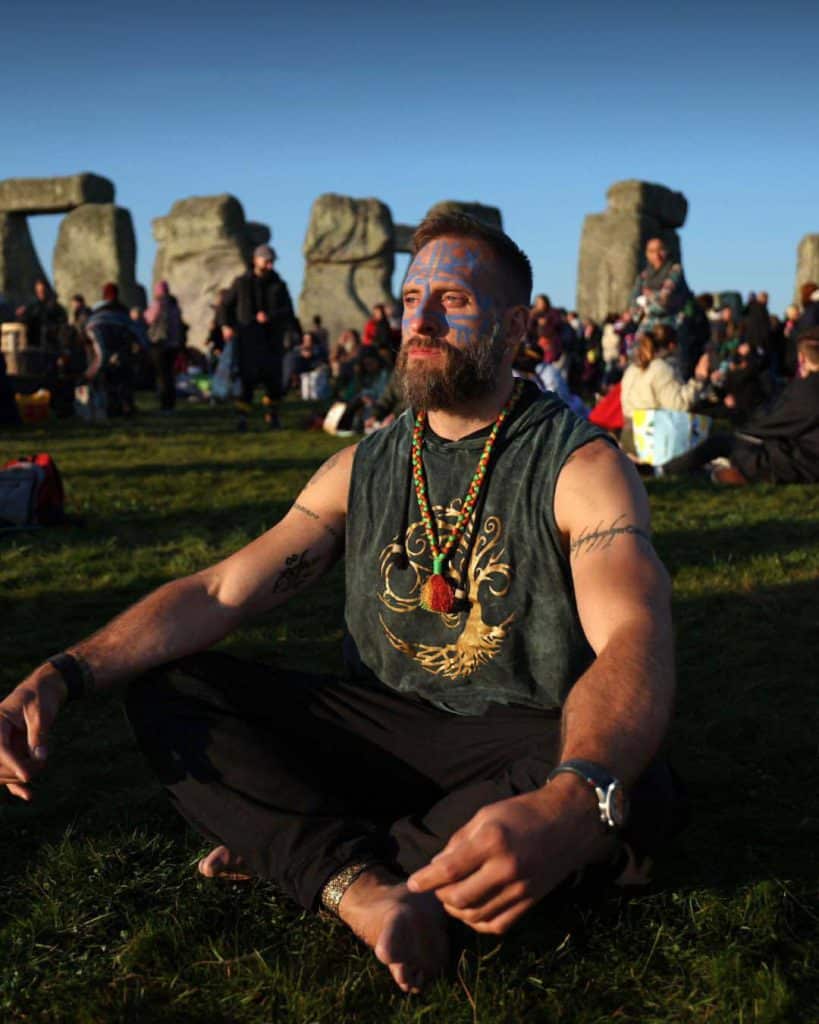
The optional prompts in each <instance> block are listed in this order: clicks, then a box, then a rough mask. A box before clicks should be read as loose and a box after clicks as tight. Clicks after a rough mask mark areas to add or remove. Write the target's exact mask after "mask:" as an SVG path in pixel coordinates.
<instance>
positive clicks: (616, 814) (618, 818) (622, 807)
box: [606, 782, 628, 828]
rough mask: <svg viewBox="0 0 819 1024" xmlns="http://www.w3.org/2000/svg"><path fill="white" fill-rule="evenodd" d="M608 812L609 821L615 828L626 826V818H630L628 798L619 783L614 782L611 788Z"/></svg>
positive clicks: (608, 797) (607, 805) (607, 804)
mask: <svg viewBox="0 0 819 1024" xmlns="http://www.w3.org/2000/svg"><path fill="white" fill-rule="evenodd" d="M606 810H607V812H608V817H609V821H610V823H611V825H612V826H613V827H614V828H622V827H623V825H625V823H626V818H627V817H628V798H627V797H626V793H625V790H624V789H623V787H622V786H621V785H620V783H619V782H614V783H612V785H611V786H609V791H608V796H607V798H606Z"/></svg>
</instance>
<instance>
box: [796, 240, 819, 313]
mask: <svg viewBox="0 0 819 1024" xmlns="http://www.w3.org/2000/svg"><path fill="white" fill-rule="evenodd" d="M808 281H815V282H816V283H817V284H819V235H805V237H804V238H803V239H802V241H801V242H800V243H799V248H798V249H797V251H796V290H795V295H794V299H795V302H796V304H797V305H799V304H800V302H801V296H800V294H799V289H800V288H801V287H802V285H803V284H807V283H808Z"/></svg>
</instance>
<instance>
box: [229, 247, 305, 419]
mask: <svg viewBox="0 0 819 1024" xmlns="http://www.w3.org/2000/svg"><path fill="white" fill-rule="evenodd" d="M275 262H276V253H275V251H274V250H273V249H272V248H271V247H270V246H269V245H259V246H257V247H256V248H255V249H254V250H253V265H252V267H251V269H250V270H249V271H247V272H246V273H244V274H240V275H239V276H238V277H237V278H236V279H235V280H234V282H233V284H232V285H231V286H230V288H228V289H227V293H226V294H225V296H224V299H223V301H222V303H221V308H220V309H219V310H218V312H217V317H218V321H219V325H220V326H221V328H222V337H223V338H224V340H225V341H226V342H227V341H231V340H234V366H235V368H236V371H237V372H238V375H239V377H240V379H241V382H242V395H241V399H240V401H238V402H237V403H236V404H237V409H238V412H239V420H238V422H237V428H238V429H239V430H240V431H244V430H247V416H248V413H249V412H250V409H251V407H252V404H253V392H254V391H255V389H256V388H257V387H258V386H259V385H261V386H262V387H263V388H264V397H263V399H262V402H263V404H264V406H265V414H264V419H265V423H266V424H267V425H268V427H270V428H271V429H273V430H278V429H279V428H280V427H281V423H280V422H279V412H278V403H279V401H280V399H281V397H282V394H283V390H284V386H283V374H284V341H285V335H286V334H287V333H288V331H289V330H290V329H291V328H292V326H293V322H294V319H295V317H294V315H293V303H292V301H291V299H290V292H289V291H288V290H287V285H286V284H285V283H284V281H283V280H282V279H281V277H279V275H278V274H277V273H276V271H275V270H274V269H273V265H274V264H275Z"/></svg>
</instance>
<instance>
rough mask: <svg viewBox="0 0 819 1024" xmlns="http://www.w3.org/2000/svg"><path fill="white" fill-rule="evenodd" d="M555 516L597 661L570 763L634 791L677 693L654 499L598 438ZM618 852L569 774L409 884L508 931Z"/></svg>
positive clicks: (482, 817) (566, 725) (501, 810)
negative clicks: (577, 760)
mask: <svg viewBox="0 0 819 1024" xmlns="http://www.w3.org/2000/svg"><path fill="white" fill-rule="evenodd" d="M555 518H556V520H557V524H558V527H559V528H560V529H561V531H562V533H563V536H564V541H565V547H566V553H567V555H568V556H569V558H570V565H571V570H572V577H573V581H574V587H575V594H576V599H577V606H578V611H579V614H580V619H581V622H582V624H583V628H584V630H585V632H586V636H587V637H588V640H589V643H590V644H591V646H592V648H593V649H594V651H595V653H596V655H597V657H596V659H595V661H594V662H593V664H592V665H591V666H590V667H589V669H588V671H587V672H585V673H584V675H583V676H582V677H581V678H580V679H579V680H578V681H577V682H576V683H575V685H574V687H573V688H572V690H571V692H570V694H569V697H568V699H567V700H566V703H565V705H564V707H563V715H562V718H563V743H562V750H561V759H568V758H570V757H582V758H586V759H588V760H592V761H597V762H599V763H600V764H602V765H603V766H605V767H606V768H607V769H608V770H609V771H610V772H611V773H612V774H614V775H616V776H619V777H620V778H621V779H622V780H623V781H624V782H626V783H630V782H633V781H634V780H635V779H636V778H637V777H638V776H639V775H640V773H641V771H642V770H643V768H644V767H645V766H646V765H647V764H648V762H649V761H650V760H651V758H652V757H653V755H654V754H655V753H656V751H657V748H658V746H659V744H660V743H661V741H662V738H663V736H664V734H665V730H666V728H667V724H668V720H669V717H670V714H671V707H672V701H673V692H674V679H673V666H672V657H671V622H670V612H669V585H668V577H667V575H666V573H665V570H664V569H663V567H662V565H661V564H660V562H659V560H658V559H657V557H656V555H655V554H654V550H653V548H652V546H651V542H650V540H649V539H648V538H649V517H648V502H647V498H646V495H645V492H644V491H643V488H642V485H641V484H640V481H639V479H638V478H637V476H636V474H635V473H634V470H633V469H632V467H631V466H630V464H629V463H628V461H627V460H626V459H624V458H623V457H622V456H621V454H620V453H619V452H617V451H615V450H614V449H612V448H611V446H610V445H608V444H607V443H606V442H603V441H601V442H594V443H592V444H589V445H588V446H587V447H585V448H582V449H580V451H578V452H577V453H576V454H575V455H574V456H573V457H572V458H571V459H570V460H569V461H568V462H567V464H566V466H565V467H564V469H563V471H562V472H561V474H560V477H559V480H558V485H557V489H556V494H555ZM610 852H611V837H609V836H607V835H605V833H604V831H603V828H602V826H601V824H600V821H599V811H598V808H597V801H596V799H595V798H594V794H593V793H592V792H591V790H590V788H589V787H588V786H587V785H586V783H585V782H583V781H582V780H580V779H578V778H577V777H576V776H574V775H571V774H561V775H558V776H557V777H556V778H555V779H554V780H553V781H552V782H550V783H548V784H547V785H545V786H543V787H542V788H541V789H537V790H534V791H533V792H531V793H524V794H522V795H520V796H516V797H512V798H510V799H507V800H501V801H499V802H497V803H494V804H489V805H487V806H486V807H483V808H482V809H481V810H480V811H478V813H477V814H475V815H474V816H473V817H472V818H471V819H470V821H468V822H467V824H466V825H464V826H463V828H461V829H459V830H458V831H457V832H456V833H455V834H454V835H453V836H452V837H451V839H450V840H449V842H448V843H447V845H446V846H445V847H444V849H443V851H442V852H441V853H440V854H439V855H438V856H437V857H436V858H435V859H434V860H433V861H432V862H431V863H430V864H429V865H427V866H426V867H424V868H422V869H421V870H420V871H417V872H415V874H414V875H412V876H411V877H410V879H409V882H408V886H409V888H410V890H412V891H415V892H421V891H434V892H435V894H436V896H437V897H438V899H439V900H440V901H441V903H442V904H443V906H444V908H445V909H446V911H447V912H448V913H449V914H451V915H452V916H453V917H457V918H458V919H459V920H461V921H464V922H465V923H466V924H468V925H470V926H471V927H472V928H474V929H475V930H476V931H480V932H490V933H494V934H498V933H502V932H504V931H506V930H507V929H508V928H509V927H510V926H511V925H512V924H514V923H515V921H517V920H518V919H519V918H520V917H521V916H522V915H523V914H524V913H525V912H526V911H527V910H528V909H529V908H530V907H531V906H532V905H533V904H534V903H536V902H537V901H538V900H539V899H540V898H541V897H542V896H544V895H545V894H546V893H548V892H550V891H551V890H552V889H554V887H555V886H556V885H558V884H559V883H560V882H561V881H562V880H563V879H564V878H566V877H568V876H569V875H570V874H571V872H572V871H574V870H576V869H578V868H581V867H583V866H584V865H586V864H589V863H591V862H592V861H595V860H601V859H604V858H605V857H607V856H609V855H610Z"/></svg>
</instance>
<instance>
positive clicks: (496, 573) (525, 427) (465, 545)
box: [0, 215, 678, 991]
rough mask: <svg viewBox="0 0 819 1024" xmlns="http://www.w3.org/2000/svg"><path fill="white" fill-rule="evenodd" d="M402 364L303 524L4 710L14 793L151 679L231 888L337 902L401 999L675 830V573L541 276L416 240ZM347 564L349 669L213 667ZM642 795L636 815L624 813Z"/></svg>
mask: <svg viewBox="0 0 819 1024" xmlns="http://www.w3.org/2000/svg"><path fill="white" fill-rule="evenodd" d="M414 250H415V255H414V259H413V262H412V264H411V267H410V270H409V272H408V275H407V279H406V282H405V285H404V296H403V298H404V311H405V312H404V319H403V326H402V349H401V353H400V360H399V366H400V371H401V373H402V375H403V378H404V382H405V387H406V392H407V397H408V400H409V403H410V407H411V408H410V409H409V410H408V411H407V412H405V413H404V414H403V415H402V416H400V417H399V418H398V419H397V420H396V422H395V423H393V424H392V425H391V426H389V427H388V428H386V429H384V430H381V431H379V432H377V433H375V434H373V435H372V436H370V437H368V438H367V439H365V440H364V441H362V442H361V443H360V444H358V445H357V446H353V447H350V448H346V449H344V450H342V451H340V452H339V453H337V454H336V455H334V456H333V457H332V458H330V459H328V460H327V462H325V463H324V465H323V466H322V467H321V468H320V469H319V470H318V471H317V472H316V474H315V475H314V476H313V478H312V479H311V480H310V481H309V483H308V484H307V486H306V487H305V488H304V490H303V491H302V492H301V494H299V496H298V498H297V499H296V501H295V502H294V504H293V506H292V508H291V509H290V511H289V512H288V513H287V515H286V516H285V517H284V518H283V519H282V521H281V522H279V523H278V524H277V525H276V526H274V527H273V528H272V529H271V530H270V531H268V532H267V533H266V534H264V535H263V536H262V537H260V538H259V539H257V540H256V541H254V542H253V543H251V544H249V545H248V546H247V547H245V548H244V549H242V550H241V551H239V552H237V553H236V554H234V555H232V556H231V557H230V558H228V559H226V560H225V561H223V562H220V563H219V564H217V565H214V566H212V567H211V568H208V569H205V570H203V571H201V572H198V573H195V574H194V575H192V576H189V577H186V578H184V579H179V580H176V581H174V582H172V583H169V584H167V585H166V586H163V587H161V588H160V589H159V590H157V591H155V592H154V593H153V594H151V595H149V596H148V597H147V598H145V599H144V600H142V601H141V602H140V603H138V604H136V605H134V606H133V607H132V608H130V609H129V610H127V611H126V612H124V613H123V614H122V615H121V616H120V617H119V618H117V619H115V620H113V621H112V622H111V623H110V624H109V625H107V626H106V627H104V628H103V629H102V630H100V631H99V632H98V633H97V634H95V635H94V636H92V637H91V638H89V639H87V640H84V641H82V642H81V643H78V644H76V645H75V646H73V647H71V648H70V649H69V650H68V651H67V652H63V653H61V654H60V655H57V656H55V657H54V658H52V659H50V661H49V662H47V663H45V664H44V665H43V666H41V667H39V668H38V669H36V670H35V671H34V672H33V673H32V674H31V675H30V676H29V677H28V678H27V679H26V680H25V681H24V682H23V683H21V684H20V685H19V686H18V687H17V688H16V689H15V690H14V691H13V692H12V693H11V694H10V696H9V697H7V698H6V700H5V701H4V702H3V703H2V704H0V716H1V717H0V773H2V774H6V775H12V776H13V780H12V781H11V783H10V785H9V789H10V790H11V792H12V793H15V794H16V795H18V796H20V797H23V798H24V799H27V798H29V796H30V787H29V786H28V785H27V783H28V781H29V780H30V779H31V778H32V776H33V775H34V773H35V772H36V771H37V770H39V769H41V768H42V767H43V765H44V764H45V760H46V757H47V750H46V736H47V734H48V731H49V729H50V727H51V723H52V721H53V720H54V717H55V716H56V714H57V712H58V711H59V708H60V707H61V705H62V704H63V702H64V701H65V700H66V699H67V698H69V697H72V696H77V695H79V694H81V693H82V691H83V689H86V690H88V689H102V688H105V687H109V686H113V685H114V684H116V683H120V682H124V681H131V685H130V687H129V690H128V698H127V706H128V713H129V716H130V719H131V722H132V725H133V727H134V730H135V733H136V735H137V738H138V740H139V742H140V744H141V746H142V748H143V750H144V751H145V753H146V755H147V757H148V759H149V760H150V762H151V763H152V765H153V766H154V768H155V770H156V772H157V774H158V776H159V778H160V780H161V781H162V783H163V784H164V785H165V786H166V788H167V789H168V791H169V793H170V794H171V797H172V799H173V801H174V803H175V804H176V806H177V807H178V808H179V809H180V811H181V812H182V813H183V814H184V815H185V817H186V818H187V819H188V820H189V821H190V822H191V824H193V825H194V826H195V827H196V828H197V829H199V830H200V831H201V832H203V833H204V834H205V835H206V836H208V837H210V838H211V839H212V840H213V841H214V842H215V843H217V844H218V845H216V846H215V848H214V849H213V850H212V852H211V853H210V854H209V855H208V856H207V857H205V858H204V859H203V861H202V862H201V863H200V866H199V868H200V871H201V872H202V873H203V874H205V875H208V876H215V875H222V876H227V877H236V876H237V875H242V874H245V875H246V874H251V875H256V876H258V877H261V878H265V879H271V880H274V881H275V882H276V883H277V884H278V885H279V886H280V887H281V888H282V889H283V890H284V891H285V892H286V893H288V894H289V895H290V896H292V897H293V898H294V899H295V900H297V901H298V902H299V903H301V905H302V906H304V907H307V908H310V909H316V910H317V909H319V908H322V907H323V908H325V909H327V910H330V911H333V912H335V913H336V914H338V916H339V917H340V918H341V919H342V920H343V921H345V922H346V923H347V924H348V925H349V927H350V928H351V929H352V930H353V931H354V932H355V934H356V935H358V936H359V937H360V938H361V939H363V940H364V941H365V942H366V943H368V944H369V945H370V946H371V947H372V948H373V950H374V951H375V954H376V956H377V957H378V958H379V959H380V960H381V961H383V962H384V963H385V964H387V965H388V967H389V969H390V971H391V973H392V975H393V977H394V979H395V981H396V982H397V984H398V985H399V986H400V987H401V988H402V989H403V990H405V991H414V990H416V989H418V988H420V987H421V986H422V985H423V984H424V983H425V982H426V981H428V980H429V979H430V978H432V977H433V976H435V975H436V974H437V973H438V972H439V971H440V970H441V969H442V968H443V966H444V964H445V962H446V959H447V955H448V954H447V948H448V946H447V943H448V935H447V933H448V924H450V923H451V922H452V921H453V920H458V921H461V922H464V923H465V924H467V925H469V926H470V927H472V928H473V929H475V930H476V931H479V932H490V933H495V934H500V933H503V932H505V931H506V930H507V929H508V928H509V927H510V926H511V925H512V924H513V923H514V922H515V921H517V920H518V919H519V918H520V917H521V916H522V915H523V914H524V913H525V912H526V911H527V910H528V909H529V908H530V907H531V906H532V905H533V904H535V903H536V902H537V901H538V900H540V899H541V898H542V897H543V896H545V895H546V894H547V893H549V892H551V891H552V890H554V889H555V887H556V886H558V885H559V884H560V883H562V882H563V881H564V880H566V879H568V878H570V877H571V876H573V875H574V874H575V873H576V872H578V871H580V870H581V869H583V868H584V867H585V866H587V865H590V864H593V863H600V864H609V865H611V870H612V871H613V872H614V873H616V874H618V875H620V876H621V878H627V877H629V876H631V877H636V875H637V874H639V871H638V868H640V867H641V866H642V865H644V863H645V860H644V859H645V858H646V855H647V854H648V853H650V852H652V851H653V849H654V848H655V846H656V845H657V844H658V842H659V841H660V840H661V839H663V838H665V837H667V836H668V835H669V834H670V833H672V832H673V830H674V828H675V815H676V811H677V806H678V804H677V800H676V795H675V790H674V784H673V782H672V777H671V775H670V771H669V769H668V767H667V765H666V764H665V763H664V762H662V761H660V760H659V759H658V756H657V755H658V751H659V748H660V746H661V744H662V741H663V738H664V735H665V732H666V729H667V726H668V722H669V718H670V714H671V708H672V699H673V690H674V678H673V677H674V672H673V658H672V643H671V620H670V612H669V604H670V602H669V581H668V577H667V575H666V573H665V571H664V569H663V568H662V566H661V564H660V562H659V560H658V559H657V556H656V554H655V553H654V550H653V548H652V545H651V541H650V539H649V513H648V503H647V499H646V495H645V493H644V491H643V489H642V486H641V484H640V482H639V479H638V477H637V476H636V474H635V473H634V471H633V469H632V468H631V466H630V463H629V462H628V460H627V459H626V458H625V457H624V456H622V455H621V454H620V453H619V451H618V450H617V449H616V448H615V447H614V446H613V445H612V444H610V443H609V442H608V441H607V440H606V439H605V438H604V437H603V435H602V434H601V433H600V432H599V431H598V430H597V429H596V428H594V427H592V426H590V425H588V424H587V423H585V422H584V421H582V420H579V419H577V418H576V417H575V416H574V415H573V414H572V413H571V412H570V411H569V410H568V409H567V408H566V407H565V406H564V405H563V404H562V403H561V402H560V401H559V400H558V399H556V398H554V397H553V396H547V395H544V394H541V393H540V392H539V391H538V390H537V388H536V387H535V386H534V385H531V384H524V383H523V382H516V381H515V380H514V378H513V374H512V363H513V360H514V358H515V354H516V351H517V349H518V347H519V345H520V343H521V341H522V340H523V339H524V338H525V336H526V332H527V316H528V303H529V294H530V290H531V282H532V279H531V267H530V265H529V261H528V259H527V257H526V256H525V255H524V254H523V253H522V252H521V251H520V249H518V247H517V246H516V245H515V244H514V242H512V240H511V239H509V238H508V237H507V236H506V235H504V234H502V233H501V232H498V231H496V230H493V229H491V228H488V227H485V226H483V225H481V224H478V223H477V222H475V221H473V220H471V219H470V218H468V217H464V216H463V215H444V216H437V217H432V218H430V219H427V220H426V221H425V222H424V223H423V224H422V225H421V227H420V228H419V229H418V231H417V233H416V235H415V242H414ZM342 552H345V554H346V586H347V598H346V601H347V603H346V622H347V629H348V636H347V641H346V643H345V661H346V666H347V673H346V677H345V678H343V679H338V678H332V677H328V676H318V675H311V674H309V673H308V672H307V671H305V670H304V669H305V666H299V667H298V668H297V669H296V668H294V669H293V670H290V671H284V670H280V669H278V668H276V669H274V668H271V667H267V666H263V665H252V664H248V663H246V662H243V661H241V660H239V659H237V658H234V657H231V656H229V655H228V654H225V653H221V652H208V653H199V652H204V651H205V649H206V648H209V647H211V646H212V645H213V644H215V643H217V642H218V641H219V640H221V639H222V638H223V637H225V636H226V635H227V634H228V633H229V632H230V631H231V630H232V629H234V628H236V627H237V626H238V625H239V624H240V623H242V622H244V621H245V620H246V619H247V618H248V617H249V616H251V615H254V614H258V613H261V612H264V611H267V610H269V609H271V608H273V607H275V606H278V605H280V604H283V603H284V602H285V601H286V600H288V598H290V597H291V596H292V595H293V594H296V593H300V592H302V591H303V590H305V589H306V588H307V587H308V586H311V585H312V584H314V583H315V582H316V581H317V580H318V579H319V578H320V577H321V576H322V575H323V574H324V573H325V572H326V571H327V570H328V569H329V567H330V566H331V565H332V564H333V563H334V562H335V560H336V559H337V558H338V557H339V556H340V555H341V554H342ZM627 796H628V797H630V805H631V813H630V815H629V813H628V811H627V801H626V797H627Z"/></svg>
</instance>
